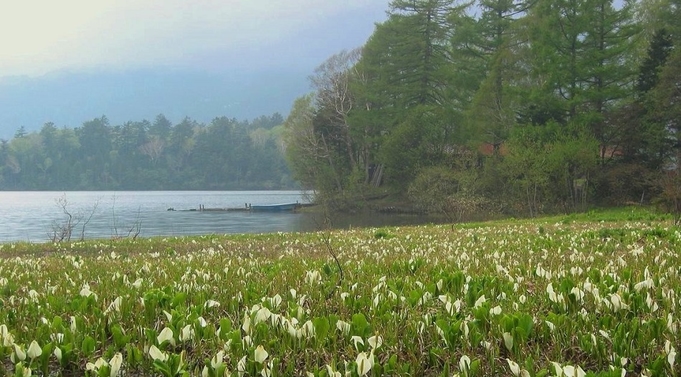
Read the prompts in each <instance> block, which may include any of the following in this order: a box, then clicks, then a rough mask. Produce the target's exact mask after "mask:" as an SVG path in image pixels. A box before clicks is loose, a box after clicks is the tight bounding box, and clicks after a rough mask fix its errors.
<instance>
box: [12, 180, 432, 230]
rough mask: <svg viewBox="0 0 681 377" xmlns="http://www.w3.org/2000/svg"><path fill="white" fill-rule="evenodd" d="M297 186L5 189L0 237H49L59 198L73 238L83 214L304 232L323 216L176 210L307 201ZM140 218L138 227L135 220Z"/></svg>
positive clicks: (156, 225) (376, 219)
mask: <svg viewBox="0 0 681 377" xmlns="http://www.w3.org/2000/svg"><path fill="white" fill-rule="evenodd" d="M309 199H310V198H309V196H307V195H306V193H304V192H301V191H116V192H113V191H77V192H74V191H70V192H47V191H39V192H33V191H28V192H27V191H21V192H18V191H6V192H0V242H12V241H28V242H46V241H49V240H51V238H52V236H51V235H52V234H53V229H55V228H59V227H60V226H63V224H65V221H66V219H67V215H66V214H64V212H63V209H62V207H63V206H62V205H61V204H60V201H61V203H63V204H64V205H65V208H66V210H67V211H68V212H69V213H70V214H71V215H73V218H74V219H80V224H79V225H78V226H76V227H75V228H74V230H73V235H72V237H71V240H78V239H79V238H80V237H81V231H82V229H83V225H84V224H85V221H86V220H88V218H89V217H90V215H92V216H91V218H90V219H89V222H88V223H87V224H85V238H88V239H92V238H112V237H125V236H128V235H130V234H133V235H134V234H135V233H137V231H138V230H137V229H139V236H140V237H152V236H182V235H203V234H236V233H272V232H301V231H303V232H305V231H314V230H319V229H320V224H322V223H323V219H322V217H321V216H320V215H318V214H311V213H266V212H226V211H183V210H189V209H198V208H199V206H204V207H205V208H243V207H244V206H245V204H246V203H249V204H252V205H266V204H279V203H291V202H296V201H297V202H300V203H306V202H308V201H309ZM169 208H174V209H175V211H168V209H169ZM426 222H429V219H428V218H423V217H414V216H390V215H377V214H372V215H364V216H350V215H344V216H334V223H333V227H335V228H348V227H364V226H372V227H380V226H388V225H409V224H420V223H426ZM138 225H139V228H138Z"/></svg>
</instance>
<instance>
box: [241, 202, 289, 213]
mask: <svg viewBox="0 0 681 377" xmlns="http://www.w3.org/2000/svg"><path fill="white" fill-rule="evenodd" d="M249 208H250V209H251V211H253V212H293V211H295V210H296V209H298V208H300V203H284V204H269V205H259V206H256V205H251V206H250V207H249Z"/></svg>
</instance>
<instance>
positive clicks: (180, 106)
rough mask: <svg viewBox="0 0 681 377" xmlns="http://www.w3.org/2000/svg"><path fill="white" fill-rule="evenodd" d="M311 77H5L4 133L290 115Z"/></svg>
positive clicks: (165, 71) (155, 73) (1, 81)
mask: <svg viewBox="0 0 681 377" xmlns="http://www.w3.org/2000/svg"><path fill="white" fill-rule="evenodd" d="M309 74H310V72H309V70H306V71H304V72H303V71H302V70H300V72H298V71H296V70H294V69H291V70H290V71H282V72H276V71H273V70H261V71H240V72H227V73H207V72H194V71H189V70H181V69H170V68H160V69H140V70H134V71H123V72H107V71H99V72H98V71H86V72H75V71H61V72H56V73H51V74H48V75H45V76H42V77H37V78H29V77H3V78H0V138H2V139H10V138H12V137H13V135H14V133H15V132H16V130H17V129H19V127H21V126H24V127H25V128H26V130H27V131H29V132H30V131H35V130H39V129H40V128H41V127H42V125H43V124H44V123H46V122H54V123H55V125H57V126H58V127H62V126H66V127H70V128H73V127H78V126H80V125H81V124H82V123H83V122H84V121H87V120H90V119H92V118H95V117H99V116H102V115H106V116H107V118H109V121H110V124H112V125H117V124H122V123H124V122H126V121H129V120H135V121H137V120H142V119H147V120H149V121H153V119H154V118H155V117H156V115H158V114H160V113H163V114H164V115H165V116H166V117H167V118H168V119H170V120H171V121H173V122H174V123H179V122H180V121H181V120H182V119H183V118H184V117H185V116H189V117H190V118H192V119H194V120H197V121H199V122H206V123H207V122H210V120H212V119H213V118H215V117H218V116H227V117H229V118H236V119H239V120H243V119H253V118H255V117H258V116H260V115H270V114H272V113H274V112H279V113H281V114H282V115H284V116H286V114H288V111H289V110H290V108H291V105H292V104H293V101H294V99H295V98H296V97H298V96H300V95H302V94H305V93H307V92H309V91H310V89H309V88H310V87H309V82H308V80H307V76H308V75H309Z"/></svg>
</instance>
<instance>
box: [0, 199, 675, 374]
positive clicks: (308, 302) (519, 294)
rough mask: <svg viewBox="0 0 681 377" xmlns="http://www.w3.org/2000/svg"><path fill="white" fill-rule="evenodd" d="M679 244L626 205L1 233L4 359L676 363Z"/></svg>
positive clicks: (405, 364)
mask: <svg viewBox="0 0 681 377" xmlns="http://www.w3.org/2000/svg"><path fill="white" fill-rule="evenodd" d="M680 246H681V231H680V229H679V228H678V227H674V226H673V225H672V221H671V219H670V218H669V217H668V216H666V215H660V214H656V213H654V212H650V211H648V210H644V209H631V208H625V209H618V210H608V211H602V212H591V213H589V214H583V215H571V216H560V217H548V218H539V219H533V220H513V219H511V220H504V221H496V222H486V223H469V224H456V225H425V226H414V227H392V228H361V229H351V230H334V231H328V232H315V233H272V234H261V235H227V236H218V235H208V236H196V237H167V238H151V239H138V240H125V239H124V240H94V241H85V242H74V243H59V244H29V243H14V244H11V243H5V244H1V245H0V256H1V257H0V375H18V376H29V375H36V376H72V375H83V374H86V375H91V376H114V375H120V376H141V375H145V376H148V375H158V376H183V375H186V376H199V375H201V376H224V375H232V376H298V375H300V376H333V377H336V376H358V375H359V376H384V375H385V376H456V375H458V376H532V377H534V376H613V377H615V376H618V377H619V376H640V375H643V376H666V375H679V374H681V368H680V367H679V363H678V362H677V360H676V356H677V350H676V349H677V347H678V346H679V344H680V340H681V337H680V336H679V331H680V330H681V329H680V327H681V323H679V320H680V318H679V313H678V312H677V311H678V308H679V303H678V300H679V299H680V298H679V297H677V293H676V292H677V291H678V290H680V287H681V281H680V274H681V263H680V262H681V261H680V260H679V253H678V250H679V248H680ZM334 256H335V257H337V261H338V262H336V259H335V258H334Z"/></svg>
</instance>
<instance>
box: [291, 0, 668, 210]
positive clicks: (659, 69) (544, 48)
mask: <svg viewBox="0 0 681 377" xmlns="http://www.w3.org/2000/svg"><path fill="white" fill-rule="evenodd" d="M460 4H462V3H460V2H456V1H451V0H394V1H392V2H391V4H390V7H389V9H388V14H389V18H388V20H387V21H386V22H384V23H382V24H378V25H377V26H376V29H375V32H374V33H373V35H372V36H371V38H370V39H369V40H368V42H367V43H366V45H364V46H363V47H362V48H360V49H357V50H355V51H350V52H348V51H343V52H340V53H338V54H337V55H334V56H332V57H330V58H329V59H328V60H327V61H326V62H324V63H323V64H322V65H320V66H319V68H318V69H317V70H316V71H315V72H314V74H313V77H312V82H313V84H314V88H315V91H314V92H313V93H312V94H310V95H308V96H306V97H302V98H299V99H298V100H296V102H295V104H294V105H293V107H292V111H291V113H290V115H289V117H288V119H287V120H286V122H285V135H284V140H285V142H286V145H287V149H286V152H287V157H288V160H289V162H290V165H291V167H292V170H293V172H294V176H295V177H296V178H297V179H298V180H300V182H302V183H303V185H305V186H309V187H314V188H316V189H318V190H319V191H320V192H321V193H322V194H323V195H322V197H323V198H327V199H331V200H332V201H331V202H332V203H334V204H335V205H337V206H339V207H348V206H355V205H358V203H361V200H362V198H366V197H370V196H372V195H374V194H377V193H381V192H389V193H393V194H396V195H398V196H401V197H403V198H405V199H409V200H412V201H413V202H414V203H416V204H417V205H419V206H421V207H423V208H424V209H428V210H431V211H439V212H443V213H445V214H448V215H452V216H457V217H460V216H462V215H464V214H466V213H469V212H473V211H476V212H477V211H485V210H486V211H490V212H504V213H517V214H529V215H535V214H537V213H542V212H549V211H572V210H577V209H583V208H587V207H589V206H592V205H620V204H624V203H628V202H636V203H639V202H646V203H648V202H651V201H665V200H666V201H667V202H669V203H672V204H673V203H674V198H679V191H680V189H679V179H678V174H677V172H678V165H677V163H676V162H677V158H678V156H679V151H680V143H679V140H680V139H679V138H680V136H681V134H680V133H679V131H680V128H681V123H680V122H681V49H679V48H678V47H676V46H679V45H680V44H681V21H679V20H681V9H680V1H679V0H638V1H625V2H623V3H622V2H614V1H610V0H579V1H576V0H538V1H517V0H477V1H475V2H471V3H465V4H463V5H460ZM676 203H679V201H678V200H677V201H676ZM677 208H679V207H678V204H677Z"/></svg>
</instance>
